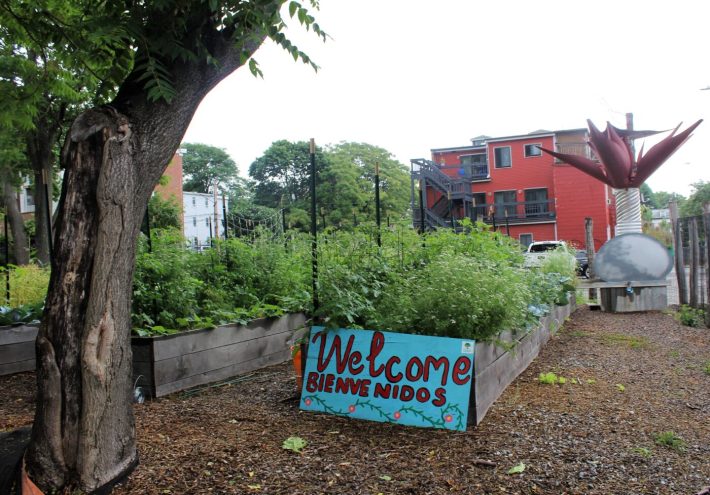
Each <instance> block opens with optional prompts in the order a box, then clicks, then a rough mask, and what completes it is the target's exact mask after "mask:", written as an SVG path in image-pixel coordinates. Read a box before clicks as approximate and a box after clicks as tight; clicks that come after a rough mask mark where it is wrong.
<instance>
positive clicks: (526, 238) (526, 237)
mask: <svg viewBox="0 0 710 495" xmlns="http://www.w3.org/2000/svg"><path fill="white" fill-rule="evenodd" d="M532 242H533V235H532V234H520V244H521V245H522V246H524V247H528V246H529V245H530V244H532Z"/></svg>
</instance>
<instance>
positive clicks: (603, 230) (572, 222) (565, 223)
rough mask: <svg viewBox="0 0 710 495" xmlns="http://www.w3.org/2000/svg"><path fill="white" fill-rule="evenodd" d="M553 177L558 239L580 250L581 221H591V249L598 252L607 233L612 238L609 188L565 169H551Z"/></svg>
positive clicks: (562, 167) (583, 234) (581, 237)
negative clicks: (590, 219) (592, 240)
mask: <svg viewBox="0 0 710 495" xmlns="http://www.w3.org/2000/svg"><path fill="white" fill-rule="evenodd" d="M553 175H554V182H555V199H556V207H557V233H558V235H559V238H560V239H563V240H566V241H570V242H573V243H578V245H579V247H580V248H583V247H584V238H585V232H584V219H585V217H592V220H593V223H594V230H593V236H594V246H595V249H597V250H598V249H599V248H600V247H601V245H602V244H604V243H605V242H606V241H607V240H608V237H607V236H608V235H609V234H608V233H609V232H610V233H611V235H613V229H611V228H610V227H611V226H612V212H613V204H614V198H613V195H612V193H611V188H609V187H608V186H607V185H605V184H603V183H602V182H600V181H598V180H596V179H594V178H593V177H590V176H589V175H587V174H584V173H582V172H580V171H579V170H577V169H576V168H574V167H571V166H569V165H564V164H557V165H555V166H554V167H553ZM607 199H608V200H610V202H611V204H609V202H608V201H607ZM608 227H609V229H608Z"/></svg>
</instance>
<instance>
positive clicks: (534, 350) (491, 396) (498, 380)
mask: <svg viewBox="0 0 710 495" xmlns="http://www.w3.org/2000/svg"><path fill="white" fill-rule="evenodd" d="M571 300H572V301H573V302H571V303H570V304H567V305H566V306H555V307H553V308H552V309H551V311H550V314H548V315H547V316H544V317H543V318H541V319H540V324H539V325H538V326H537V328H535V329H534V330H532V331H530V332H527V333H525V332H520V333H517V334H516V333H513V332H510V331H506V332H503V333H502V334H501V335H500V336H499V337H498V342H496V343H486V342H476V357H475V364H474V373H475V375H474V376H475V380H474V384H475V385H474V387H475V390H474V395H475V397H474V399H473V400H472V401H471V402H472V405H475V406H474V407H475V411H469V423H474V422H475V424H479V423H480V422H481V421H482V420H483V417H484V416H485V415H486V412H488V409H489V408H490V407H491V405H493V403H494V402H495V400H496V399H497V398H498V397H500V395H501V394H502V393H503V391H504V390H505V388H506V387H507V386H508V385H510V384H511V383H512V381H513V380H515V378H516V377H517V376H518V375H519V374H520V373H522V372H523V371H525V369H526V368H527V367H528V366H529V365H530V363H531V362H532V361H533V359H535V358H536V357H537V355H538V353H539V352H540V349H541V348H542V346H544V345H545V344H546V343H547V341H548V340H549V339H550V336H551V335H552V334H554V333H555V332H556V331H557V330H559V328H560V327H561V326H562V325H563V324H564V322H565V319H566V318H567V317H568V316H569V315H570V314H571V313H572V311H574V308H575V303H574V297H572V298H571Z"/></svg>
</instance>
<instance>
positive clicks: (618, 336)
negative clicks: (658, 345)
mask: <svg viewBox="0 0 710 495" xmlns="http://www.w3.org/2000/svg"><path fill="white" fill-rule="evenodd" d="M601 339H602V342H604V343H605V344H609V345H620V346H627V347H629V348H631V349H643V348H645V347H648V346H649V344H650V342H649V340H648V339H647V338H646V337H636V336H634V335H626V334H624V333H607V334H604V335H602V336H601Z"/></svg>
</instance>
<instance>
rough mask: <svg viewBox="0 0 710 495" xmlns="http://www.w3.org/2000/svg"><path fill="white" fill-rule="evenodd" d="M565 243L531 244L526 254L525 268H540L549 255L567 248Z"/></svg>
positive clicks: (540, 242)
mask: <svg viewBox="0 0 710 495" xmlns="http://www.w3.org/2000/svg"><path fill="white" fill-rule="evenodd" d="M566 247H567V244H565V242H564V241H538V242H531V243H530V245H529V246H528V249H527V251H526V252H525V266H540V265H541V264H542V262H543V260H544V259H545V258H547V255H548V254H550V253H551V252H552V251H554V250H555V249H558V248H566Z"/></svg>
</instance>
